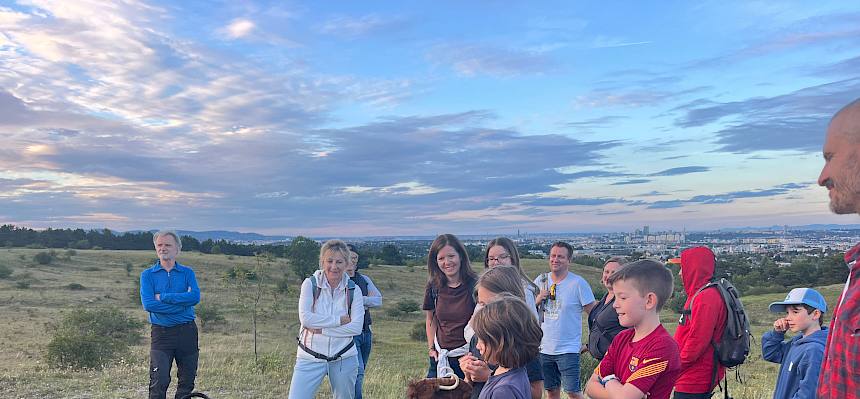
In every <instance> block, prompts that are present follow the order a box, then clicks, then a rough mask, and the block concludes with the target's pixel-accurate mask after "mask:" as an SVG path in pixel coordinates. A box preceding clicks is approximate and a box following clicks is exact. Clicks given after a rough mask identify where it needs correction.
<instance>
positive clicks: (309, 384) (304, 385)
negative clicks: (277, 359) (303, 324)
mask: <svg viewBox="0 0 860 399" xmlns="http://www.w3.org/2000/svg"><path fill="white" fill-rule="evenodd" d="M299 350H301V349H299ZM358 358H359V356H357V355H356V356H350V357H346V358H344V357H342V358H340V359H338V360H335V361H331V362H320V361H313V360H308V359H302V358H298V359H296V366H295V367H294V368H293V379H292V381H291V382H290V394H289V399H311V398H313V397H314V395H316V392H317V389H318V388H319V387H320V384H321V383H322V380H323V377H325V376H326V374H328V381H329V383H330V384H331V393H332V397H333V398H335V399H354V397H355V379H356V377H357V376H358V363H359V362H360V360H358Z"/></svg>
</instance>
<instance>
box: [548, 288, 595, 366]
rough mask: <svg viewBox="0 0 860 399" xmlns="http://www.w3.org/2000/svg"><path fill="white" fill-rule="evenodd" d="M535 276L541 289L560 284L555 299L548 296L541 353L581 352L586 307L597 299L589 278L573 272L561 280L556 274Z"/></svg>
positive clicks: (556, 289)
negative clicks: (553, 278)
mask: <svg viewBox="0 0 860 399" xmlns="http://www.w3.org/2000/svg"><path fill="white" fill-rule="evenodd" d="M546 276H547V278H546V281H543V275H541V276H538V278H536V279H535V284H537V286H538V287H540V288H541V289H547V291H549V290H548V287H550V286H551V285H552V284H554V283H555V284H556V288H555V300H548V301H547V302H546V307H545V308H544V315H543V323H541V329H543V339H541V345H540V353H543V354H546V355H560V354H564V353H579V349H580V348H581V347H582V342H581V341H582V308H583V307H584V306H585V305H588V304H590V303H592V302H594V293H593V292H591V287H590V286H589V285H588V282H586V281H585V279H583V278H582V277H580V276H579V275H577V274H574V273H573V272H568V273H567V276H565V278H564V279H563V280H561V281H559V282H556V281H553V280H552V274H547V275H546Z"/></svg>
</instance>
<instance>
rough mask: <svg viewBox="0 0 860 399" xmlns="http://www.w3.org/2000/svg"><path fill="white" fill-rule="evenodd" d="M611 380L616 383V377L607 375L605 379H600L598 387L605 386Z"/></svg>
mask: <svg viewBox="0 0 860 399" xmlns="http://www.w3.org/2000/svg"><path fill="white" fill-rule="evenodd" d="M611 380H615V381H618V377H616V376H615V374H610V375H607V376H606V377H603V378H601V379H600V385H603V386H606V383H607V382H609V381H611Z"/></svg>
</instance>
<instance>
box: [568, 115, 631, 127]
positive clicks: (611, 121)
mask: <svg viewBox="0 0 860 399" xmlns="http://www.w3.org/2000/svg"><path fill="white" fill-rule="evenodd" d="M629 118H630V117H628V116H621V115H607V116H601V117H599V118H593V119H586V120H584V121H577V122H568V123H566V124H565V126H567V127H573V128H579V129H584V130H591V129H602V128H607V127H613V126H615V125H616V123H617V122H619V121H622V120H625V119H629Z"/></svg>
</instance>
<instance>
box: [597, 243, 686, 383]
mask: <svg viewBox="0 0 860 399" xmlns="http://www.w3.org/2000/svg"><path fill="white" fill-rule="evenodd" d="M608 282H609V283H610V284H611V285H612V289H613V291H614V292H615V303H614V304H613V307H614V308H615V310H616V311H617V312H618V321H619V322H620V323H621V325H622V326H624V327H633V328H630V329H627V330H625V331H622V332H621V333H619V334H618V335H617V336H616V337H615V339H614V340H613V341H612V344H610V345H609V349H608V350H607V352H606V356H605V357H604V358H603V360H602V361H601V362H600V365H599V366H598V367H597V369H596V370H594V374H593V375H592V376H591V379H589V381H588V385H586V388H585V392H586V394H587V395H588V397H589V398H592V399H609V398H613V399H640V398H645V397H647V398H649V399H668V398H669V395H670V394H671V393H672V387H673V386H674V385H675V379H677V378H678V373H679V371H680V369H681V358H680V356H679V351H678V344H677V343H675V340H674V339H672V337H671V336H670V335H669V333H668V332H666V329H665V328H663V325H662V324H660V315H659V312H660V309H662V308H663V304H664V303H666V300H667V299H668V298H669V297H670V296H671V295H672V272H670V271H669V269H667V268H666V267H665V266H663V265H662V264H660V263H659V262H655V261H653V260H647V259H646V260H640V261H637V262H633V263H630V264H628V265H625V266H624V267H622V268H621V269H619V270H618V271H616V272H615V273H614V274H612V276H610V277H609V279H608Z"/></svg>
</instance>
